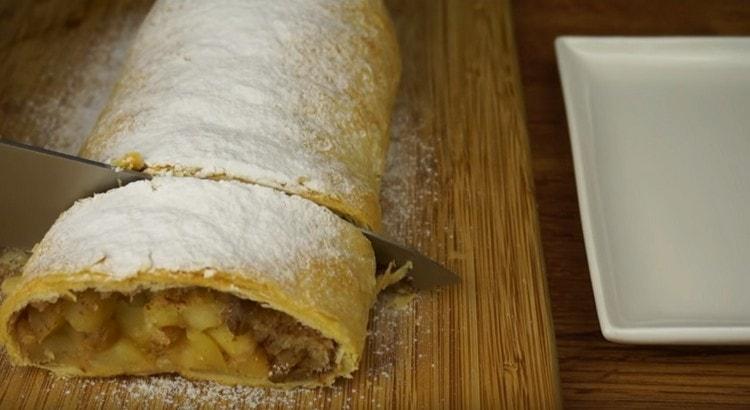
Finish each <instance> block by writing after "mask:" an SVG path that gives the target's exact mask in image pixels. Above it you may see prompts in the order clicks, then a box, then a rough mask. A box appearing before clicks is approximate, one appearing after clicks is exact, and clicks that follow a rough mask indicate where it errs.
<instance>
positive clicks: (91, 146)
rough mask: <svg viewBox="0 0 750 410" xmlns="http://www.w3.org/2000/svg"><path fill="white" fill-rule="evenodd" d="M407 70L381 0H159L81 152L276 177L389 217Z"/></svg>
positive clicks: (372, 221)
mask: <svg viewBox="0 0 750 410" xmlns="http://www.w3.org/2000/svg"><path fill="white" fill-rule="evenodd" d="M399 75H400V62H399V56H398V47H397V43H396V39H395V37H394V33H393V28H392V24H391V22H390V20H389V17H388V14H387V11H386V10H385V8H384V6H383V4H382V2H381V0H346V1H341V0H210V1H207V0H182V1H168V0H161V1H157V3H156V4H155V5H154V7H153V9H152V11H151V12H150V14H149V15H148V17H147V18H146V20H145V22H144V23H143V25H142V27H141V29H140V31H139V33H138V35H137V37H136V39H135V41H134V44H133V45H132V47H131V50H130V54H129V56H128V58H127V60H126V63H125V67H124V69H123V72H122V74H121V78H120V79H119V81H118V83H117V85H116V87H115V89H114V91H113V94H112V96H111V98H110V100H109V102H108V104H107V106H106V108H105V110H104V111H103V113H102V114H101V116H100V118H99V120H98V123H97V125H96V127H95V128H94V131H93V133H92V135H91V136H90V137H89V139H88V140H87V142H86V144H85V145H84V147H83V149H82V152H81V155H83V156H85V157H88V158H91V159H94V160H98V161H102V162H108V163H111V164H115V165H118V166H121V167H123V168H130V169H136V170H142V171H145V172H147V173H151V174H171V175H180V176H196V177H202V178H213V179H235V180H240V181H245V182H252V183H255V184H260V185H264V186H268V187H273V188H276V189H280V190H284V191H286V192H289V193H293V194H298V195H301V196H303V197H305V198H308V199H311V200H313V201H315V202H317V203H318V204H320V205H323V206H326V207H328V208H330V209H332V210H333V211H334V212H336V213H338V214H339V215H342V216H344V217H345V218H347V219H349V220H350V221H352V222H354V223H356V224H357V225H359V226H361V227H366V228H370V229H377V228H378V227H379V225H380V207H379V199H378V198H379V191H380V177H381V174H382V172H383V169H384V162H385V154H386V150H387V143H388V134H387V132H388V125H389V121H390V114H391V109H392V105H393V101H394V95H395V92H396V87H397V83H398V78H399Z"/></svg>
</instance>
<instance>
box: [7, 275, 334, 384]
mask: <svg viewBox="0 0 750 410" xmlns="http://www.w3.org/2000/svg"><path fill="white" fill-rule="evenodd" d="M14 329H15V334H16V337H17V340H18V341H19V343H20V345H21V349H22V351H23V353H24V354H25V355H26V356H27V357H28V358H29V359H31V360H32V361H34V362H35V363H37V364H41V365H50V366H54V365H63V366H72V367H75V368H78V369H80V370H81V371H83V372H84V373H85V372H90V371H95V370H96V371H105V372H108V373H111V374H115V373H117V372H118V370H119V371H125V370H127V371H129V372H136V373H143V374H147V373H168V372H176V371H178V370H181V369H184V370H192V371H196V372H208V373H222V374H228V375H238V376H245V377H247V376H250V377H259V378H261V377H269V378H270V380H271V381H272V382H287V381H295V380H301V379H311V378H316V377H321V376H323V375H325V374H326V373H327V372H329V371H331V370H332V369H333V368H334V360H335V354H336V349H337V345H336V342H334V341H333V340H331V339H328V338H325V337H323V336H322V335H321V334H320V332H318V331H317V330H314V329H311V328H309V327H307V326H304V325H302V324H301V323H299V322H298V321H296V320H295V319H294V318H292V317H291V316H289V315H287V314H285V313H282V312H279V311H276V310H273V309H269V308H265V307H262V306H261V305H260V304H258V303H257V302H253V301H249V300H243V299H240V298H238V297H235V296H232V295H228V294H225V293H220V292H217V291H213V290H208V289H203V288H180V289H167V290H162V291H156V292H151V291H140V292H137V293H135V294H132V295H124V294H121V293H99V292H95V291H93V290H86V291H83V292H79V293H76V294H75V300H71V299H65V298H60V299H58V300H57V301H56V302H50V303H47V302H37V303H32V304H30V305H29V306H26V307H25V308H24V309H23V310H22V311H21V312H20V313H18V314H17V316H16V319H15V323H14Z"/></svg>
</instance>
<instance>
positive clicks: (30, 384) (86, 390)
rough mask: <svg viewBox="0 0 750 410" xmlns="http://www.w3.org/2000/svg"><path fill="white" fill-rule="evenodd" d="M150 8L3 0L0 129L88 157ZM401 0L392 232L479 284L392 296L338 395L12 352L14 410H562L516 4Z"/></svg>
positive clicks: (0, 403)
mask: <svg viewBox="0 0 750 410" xmlns="http://www.w3.org/2000/svg"><path fill="white" fill-rule="evenodd" d="M149 6H150V1H147V0H131V1H125V0H116V1H115V0H112V1H98V2H96V1H84V0H75V1H73V0H48V1H44V2H42V1H39V2H37V1H0V137H1V138H8V139H14V140H18V141H23V142H27V143H33V144H36V145H43V146H47V147H51V148H55V149H58V150H62V151H67V152H75V151H76V150H77V148H78V146H79V145H80V137H81V136H82V135H85V134H86V133H87V132H88V130H89V129H90V127H91V125H92V124H93V122H94V121H95V119H96V115H97V113H98V110H100V109H101V106H102V104H103V103H104V101H105V100H106V97H107V95H108V93H109V90H110V87H111V86H112V82H113V81H114V79H115V78H116V75H117V71H118V69H119V65H120V63H121V62H122V58H123V56H124V52H125V50H126V49H127V44H128V43H129V41H130V40H131V39H132V37H133V34H134V33H135V30H136V28H137V26H138V24H139V23H140V21H141V19H142V18H143V16H144V15H145V13H146V12H147V11H148V8H149ZM389 7H390V10H391V13H392V15H393V18H394V20H395V22H396V26H397V29H398V34H399V41H400V45H401V51H402V55H403V62H404V75H403V79H402V86H401V94H400V96H399V101H398V103H397V107H396V111H395V114H394V126H393V143H392V147H391V152H390V154H389V169H388V172H387V174H386V176H385V178H384V186H383V206H384V213H385V226H386V231H387V233H388V234H389V235H391V236H393V237H394V238H397V239H399V240H402V241H404V242H407V243H410V244H413V245H414V246H415V247H417V248H419V249H420V250H421V251H423V252H425V253H427V254H428V255H431V256H433V257H435V258H436V259H438V260H440V261H442V262H444V263H445V264H447V265H448V266H449V267H451V268H452V269H453V270H455V271H456V272H458V273H459V275H460V276H461V278H462V283H461V284H460V285H459V286H454V287H451V288H445V289H441V290H438V291H433V292H424V293H422V294H420V295H418V297H417V298H416V299H414V300H413V301H411V302H409V303H407V304H405V307H404V308H396V307H394V306H393V303H390V302H389V300H390V299H389V298H387V297H386V298H384V300H383V301H381V303H380V304H379V306H378V307H376V309H375V310H374V312H375V313H374V314H373V321H372V326H371V328H372V330H371V332H372V334H371V336H370V338H369V341H368V346H367V352H366V355H365V357H364V359H363V361H362V363H361V368H360V370H359V371H358V372H357V373H356V374H355V376H354V378H353V379H351V380H340V381H339V382H338V383H337V384H336V385H335V386H334V387H333V388H331V389H318V390H298V391H292V392H287V393H278V392H273V391H267V390H263V389H249V388H222V387H220V386H216V385H210V384H206V383H192V382H187V381H184V380H180V379H174V378H173V377H169V376H167V377H159V378H156V379H149V378H121V379H115V380H101V379H98V380H85V381H82V380H72V379H71V380H64V379H56V378H54V377H52V376H50V375H49V374H48V373H47V372H45V371H40V370H35V369H28V368H13V367H11V366H10V365H9V364H8V361H7V359H6V358H5V356H0V380H2V383H0V407H2V408H28V409H36V408H61V407H75V406H79V407H91V408H122V407H138V408H214V407H258V406H260V407H274V408H282V407H293V408H308V407H315V408H342V407H343V408H357V409H376V408H430V409H432V408H477V407H486V408H498V407H506V408H540V407H544V408H555V407H559V406H560V392H559V384H558V376H557V362H556V356H555V347H554V346H555V344H554V333H553V331H552V326H551V319H550V308H549V302H548V296H547V289H546V282H545V276H544V268H543V266H544V264H543V259H542V254H541V251H540V241H539V230H538V226H537V217H536V209H535V208H536V205H535V201H534V188H533V183H532V178H531V168H530V162H529V146H528V139H527V135H526V128H525V124H524V114H523V103H522V99H521V89H520V85H519V73H518V65H517V60H516V51H515V48H514V42H513V35H512V27H511V21H510V13H509V5H508V3H507V1H504V0H503V1H498V0H494V1H493V0H488V1H481V0H477V1H472V2H467V1H464V0H453V1H451V0H414V1H399V0H393V1H389ZM0 200H1V199H0ZM0 229H1V227H0ZM386 299H387V300H386Z"/></svg>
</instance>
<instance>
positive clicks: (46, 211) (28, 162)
mask: <svg viewBox="0 0 750 410" xmlns="http://www.w3.org/2000/svg"><path fill="white" fill-rule="evenodd" d="M149 178H150V176H149V175H147V174H144V173H141V172H134V171H123V170H117V169H115V168H113V167H110V166H109V165H107V164H102V163H100V162H96V161H90V160H87V159H84V158H79V157H75V156H72V155H66V154H62V153H59V152H55V151H50V150H46V149H42V148H37V147H33V146H30V145H25V144H20V143H17V142H11V141H7V140H2V139H0V246H11V247H17V248H26V249H28V248H31V247H32V246H34V244H36V243H37V242H38V241H40V240H41V239H42V238H43V237H44V234H45V233H46V232H47V230H48V229H49V227H50V226H52V224H53V223H54V222H55V220H56V219H57V217H58V216H59V215H60V213H62V212H63V211H65V210H66V209H68V208H70V207H71V206H72V205H73V203H74V202H75V201H76V200H78V199H80V198H85V197H88V196H91V195H93V194H95V193H98V192H104V191H107V190H109V189H111V188H115V187H118V186H122V185H125V184H127V183H129V182H133V181H137V180H141V179H149ZM362 233H363V234H364V235H365V236H366V237H367V238H368V239H369V240H370V242H371V243H372V247H373V249H374V251H375V258H376V259H377V261H378V263H379V264H381V265H387V264H389V263H390V262H395V263H396V265H402V264H404V263H406V262H408V261H411V262H412V264H413V268H412V269H411V270H410V272H409V273H408V276H409V277H410V278H411V282H412V284H413V285H414V286H415V287H416V288H417V289H428V288H431V287H434V286H439V285H448V284H452V283H457V282H458V281H459V277H458V276H457V275H456V274H455V273H453V272H451V271H450V270H448V269H446V268H445V267H443V266H442V265H440V264H439V263H437V262H435V261H434V260H432V259H430V258H428V257H426V256H424V255H422V254H420V253H419V252H417V251H415V250H413V249H411V248H408V247H406V246H403V245H400V244H398V243H396V242H394V241H392V240H390V239H387V238H385V237H383V236H380V235H378V234H376V233H374V232H370V231H368V230H364V229H363V230H362Z"/></svg>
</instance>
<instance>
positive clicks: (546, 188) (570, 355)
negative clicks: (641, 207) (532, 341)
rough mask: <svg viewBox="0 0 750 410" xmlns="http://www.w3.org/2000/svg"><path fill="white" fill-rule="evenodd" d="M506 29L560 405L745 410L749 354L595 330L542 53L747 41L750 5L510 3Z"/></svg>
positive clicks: (717, 0)
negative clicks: (583, 41)
mask: <svg viewBox="0 0 750 410" xmlns="http://www.w3.org/2000/svg"><path fill="white" fill-rule="evenodd" d="M514 23H515V27H516V41H517V47H518V52H519V55H520V64H521V75H522V80H523V88H524V92H525V98H526V111H527V116H528V118H527V122H528V129H529V133H530V137H531V146H532V155H533V165H534V176H535V182H536V194H537V200H538V203H539V216H540V222H541V232H542V242H543V249H544V253H545V257H546V263H547V276H548V283H549V289H550V294H551V299H552V312H553V320H554V325H555V332H556V336H557V348H558V355H559V360H560V378H561V383H562V389H563V399H564V402H565V404H566V407H569V408H580V407H596V408H612V407H624V408H639V407H644V408H646V407H647V408H654V407H659V408H663V407H700V408H706V407H722V408H727V407H736V408H750V347H653V346H627V345H618V344H614V343H610V342H607V341H605V340H604V338H603V337H602V335H601V333H600V332H599V324H598V321H597V318H596V311H595V308H594V297H593V293H592V290H591V281H590V280H589V272H588V267H587V263H586V253H585V250H584V245H583V235H582V232H581V223H580V218H579V213H578V201H577V198H576V190H575V181H574V176H573V163H572V157H571V153H570V143H569V141H568V129H567V123H566V121H565V112H564V105H563V99H562V93H561V90H560V81H559V78H558V72H557V64H556V62H555V55H554V51H553V45H552V43H553V40H554V38H555V37H556V36H558V35H563V34H582V35H583V34H585V35H612V34H622V35H748V34H750V1H747V0H669V1H667V0H516V1H515V4H514ZM748 314H750V312H748Z"/></svg>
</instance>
